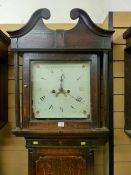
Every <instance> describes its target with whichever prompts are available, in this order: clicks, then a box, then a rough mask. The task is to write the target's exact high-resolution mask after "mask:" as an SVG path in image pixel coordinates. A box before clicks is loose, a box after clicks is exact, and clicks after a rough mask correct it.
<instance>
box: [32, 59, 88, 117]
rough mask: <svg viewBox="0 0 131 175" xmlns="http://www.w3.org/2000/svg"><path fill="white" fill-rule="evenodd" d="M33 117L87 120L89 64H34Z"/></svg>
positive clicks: (34, 62)
mask: <svg viewBox="0 0 131 175" xmlns="http://www.w3.org/2000/svg"><path fill="white" fill-rule="evenodd" d="M31 84H32V89H31V98H32V106H31V111H32V118H37V119H47V118H49V119H57V118H59V119H78V118H79V119H88V120H91V108H90V62H89V61H88V62H80V63H76V62H68V63H67V62H57V63H56V62H38V61H37V62H36V61H32V63H31Z"/></svg>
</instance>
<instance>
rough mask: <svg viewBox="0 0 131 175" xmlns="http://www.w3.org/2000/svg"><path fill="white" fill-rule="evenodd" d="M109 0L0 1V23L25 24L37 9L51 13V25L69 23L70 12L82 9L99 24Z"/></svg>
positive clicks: (106, 9) (107, 7)
mask: <svg viewBox="0 0 131 175" xmlns="http://www.w3.org/2000/svg"><path fill="white" fill-rule="evenodd" d="M110 2H111V1H110V0H0V23H1V24H10V23H25V22H27V20H28V19H29V18H30V16H31V15H32V13H33V12H34V11H35V10H36V9H39V8H48V9H50V11H51V15H52V17H51V19H50V20H49V21H48V22H51V23H66V22H71V19H70V10H71V9H73V8H82V9H84V10H85V11H87V12H88V14H89V15H90V17H91V18H92V19H93V20H94V22H101V21H102V20H103V18H104V17H105V16H106V15H107V12H108V9H109V6H110Z"/></svg>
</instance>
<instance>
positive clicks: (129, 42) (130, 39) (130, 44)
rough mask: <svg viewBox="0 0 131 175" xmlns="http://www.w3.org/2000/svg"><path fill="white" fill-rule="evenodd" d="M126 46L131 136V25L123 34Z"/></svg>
mask: <svg viewBox="0 0 131 175" xmlns="http://www.w3.org/2000/svg"><path fill="white" fill-rule="evenodd" d="M123 38H124V39H126V48H125V67H124V68H125V132H126V133H127V134H128V135H129V136H131V27H129V28H128V29H127V30H126V31H125V32H124V34H123Z"/></svg>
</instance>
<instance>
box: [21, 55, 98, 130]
mask: <svg viewBox="0 0 131 175" xmlns="http://www.w3.org/2000/svg"><path fill="white" fill-rule="evenodd" d="M93 55H95V57H93ZM23 56H24V59H23V60H24V61H23V97H22V98H23V100H22V104H23V111H22V120H23V127H25V128H30V129H34V128H35V129H42V128H47V129H50V128H53V129H58V128H59V127H58V123H59V122H64V128H66V129H72V128H75V129H76V128H79V129H89V128H92V127H95V128H96V127H99V126H100V105H99V104H100V98H99V97H100V94H99V83H100V76H99V75H100V55H99V54H95V53H66V54H65V53H25V54H24V55H23ZM32 61H37V62H38V61H40V62H41V61H43V62H47V61H48V62H51V61H52V62H54V61H59V62H60V61H61V62H62V61H64V62H66V61H67V62H77V61H78V62H87V61H90V62H91V64H90V87H91V88H90V92H91V96H90V97H91V114H92V117H91V118H92V120H90V121H89V120H87V119H60V118H59V119H58V118H56V119H42V120H37V119H32V118H31V108H30V106H31V105H30V103H31V78H30V76H31V62H32ZM25 85H27V88H25V87H24V86H25ZM27 120H28V122H27ZM27 123H28V126H27ZM24 124H26V125H24ZM37 126H38V127H37Z"/></svg>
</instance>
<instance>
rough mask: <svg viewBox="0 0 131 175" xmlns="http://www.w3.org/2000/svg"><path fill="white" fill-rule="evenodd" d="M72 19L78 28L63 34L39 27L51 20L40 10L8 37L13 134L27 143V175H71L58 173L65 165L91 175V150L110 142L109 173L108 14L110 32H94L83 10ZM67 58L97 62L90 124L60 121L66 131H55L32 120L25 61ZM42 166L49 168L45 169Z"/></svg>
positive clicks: (52, 123)
mask: <svg viewBox="0 0 131 175" xmlns="http://www.w3.org/2000/svg"><path fill="white" fill-rule="evenodd" d="M70 16H71V18H72V19H77V18H78V23H77V24H76V26H75V27H74V28H72V29H70V30H66V31H65V30H51V29H49V28H47V26H46V25H45V24H44V23H43V19H48V18H49V17H50V12H49V10H48V9H39V10H37V11H36V12H35V13H34V14H33V15H32V17H31V18H30V20H29V22H28V23H27V24H26V25H25V26H23V27H22V28H21V29H19V30H16V31H8V33H9V35H10V37H11V50H12V52H14V63H15V64H14V65H15V80H16V85H15V89H16V97H15V107H16V128H15V129H14V130H13V133H14V134H15V135H16V136H23V137H25V139H26V147H27V148H28V153H29V175H43V174H42V171H43V173H44V172H47V171H48V170H49V172H48V174H51V173H54V174H55V175H59V174H68V173H69V172H68V171H66V173H65V172H64V169H63V172H62V173H60V172H61V167H63V168H65V166H66V163H65V162H68V160H69V162H70V160H72V162H73V163H72V164H70V165H69V169H72V168H71V167H73V170H72V173H71V175H74V174H73V173H75V168H76V164H77V162H79V163H80V167H82V170H80V169H79V168H78V171H81V172H80V175H88V174H89V175H94V150H95V148H96V147H97V146H98V145H105V144H106V143H107V142H108V141H109V149H108V151H109V152H110V155H109V173H110V174H112V173H113V168H112V162H113V156H112V155H113V153H112V151H113V139H112V138H113V132H112V131H113V130H112V129H113V127H112V122H113V120H112V34H113V33H114V31H113V30H112V14H111V13H110V18H109V22H110V23H109V27H110V28H109V29H110V30H104V29H101V28H99V27H98V26H96V25H95V24H94V23H93V22H92V20H91V19H90V17H89V16H88V15H87V14H86V12H84V11H83V10H81V9H73V10H72V11H71V13H70ZM68 54H69V55H73V57H74V56H75V59H78V60H77V61H79V60H80V59H79V58H80V55H82V56H83V60H84V59H86V57H88V55H92V54H96V55H97V58H98V59H97V60H95V64H94V65H96V66H94V67H92V73H91V74H92V75H91V80H92V82H91V100H92V111H93V116H92V121H91V122H82V121H81V120H77V121H75V120H64V122H65V126H64V127H58V122H59V121H56V120H55V121H51V120H48V121H46V120H42V121H36V120H34V121H33V120H31V117H30V88H31V86H30V79H29V76H30V66H29V61H30V60H31V59H34V60H35V59H36V60H43V58H44V59H45V58H46V60H51V59H53V57H52V55H54V58H55V57H56V56H58V55H62V59H63V58H64V59H66V58H67V57H66V55H68ZM63 55H65V56H63ZM20 56H23V63H24V64H23V65H24V66H23V85H22V87H23V88H22V89H23V92H22V117H20V93H19V88H20V87H19V57H20ZM59 59H61V58H59ZM75 59H74V60H75ZM93 88H94V89H93ZM92 89H93V90H94V91H93V90H92ZM50 148H51V149H50ZM55 152H56V154H55ZM57 153H58V156H57ZM88 155H89V156H88ZM45 162H48V163H47V164H45ZM63 162H64V165H63ZM56 164H57V166H58V165H60V168H59V169H58V170H56V168H55V167H56ZM46 165H47V167H48V168H47V169H48V170H47V171H46ZM49 167H50V168H49ZM66 169H67V168H65V170H66ZM56 171H59V172H56Z"/></svg>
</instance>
